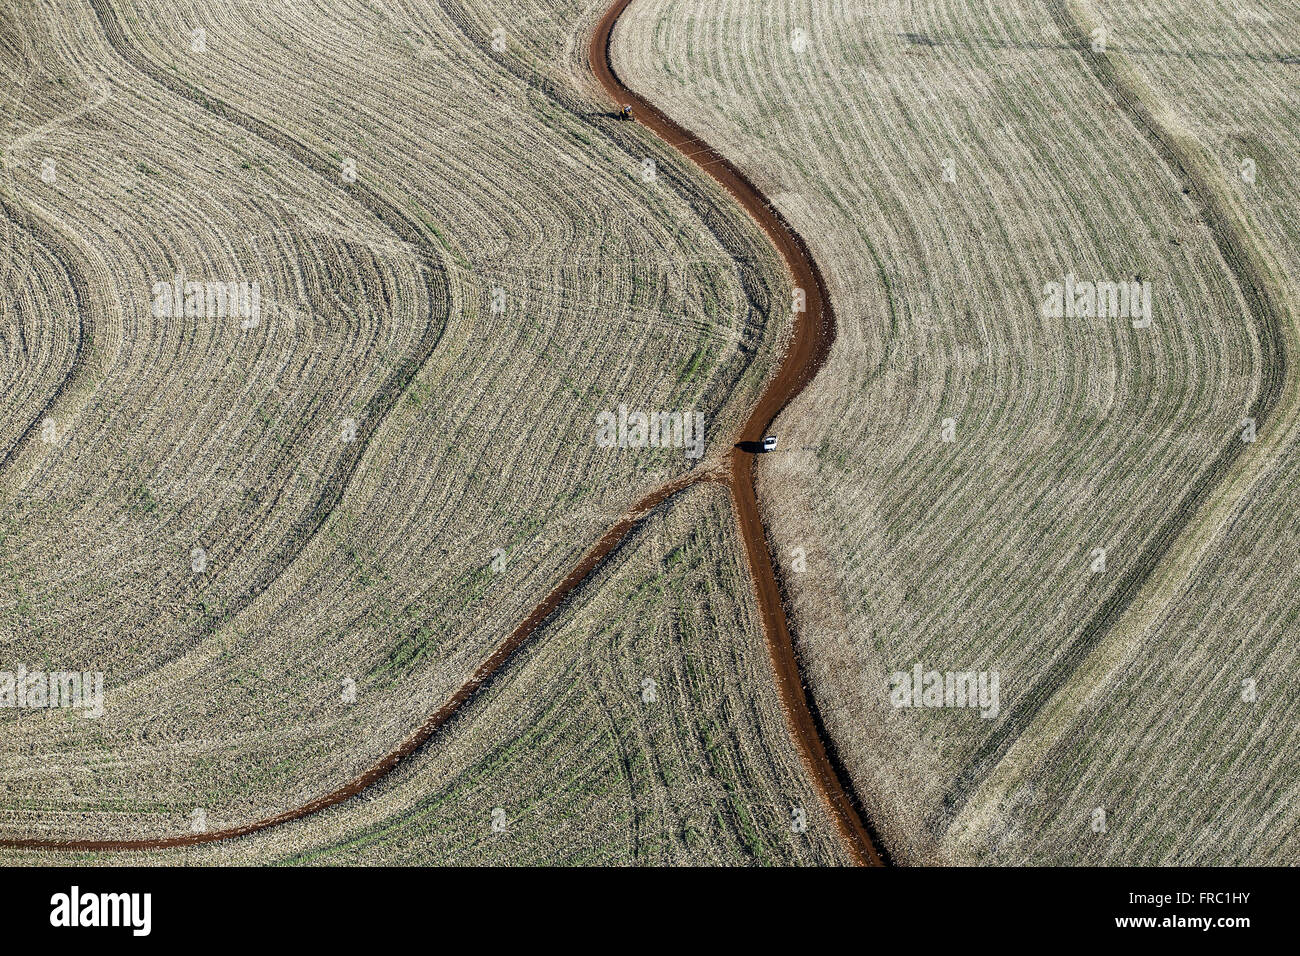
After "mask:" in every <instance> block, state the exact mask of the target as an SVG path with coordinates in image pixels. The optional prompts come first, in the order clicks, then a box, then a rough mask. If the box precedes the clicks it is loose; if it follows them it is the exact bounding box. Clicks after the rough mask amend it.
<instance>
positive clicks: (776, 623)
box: [587, 0, 884, 865]
mask: <svg viewBox="0 0 1300 956" xmlns="http://www.w3.org/2000/svg"><path fill="white" fill-rule="evenodd" d="M631 2H632V0H614V3H612V4H611V5H610V8H609V9H608V10H607V11H605V15H604V16H603V17H601V19H600V22H599V23H598V24H597V25H596V30H595V32H594V33H593V34H592V38H591V45H590V46H589V47H588V51H587V52H588V59H589V61H590V63H591V69H592V72H594V73H595V75H596V79H597V80H599V81H600V84H601V86H603V87H604V88H605V90H606V91H607V92H608V93H609V95H610V96H612V97H614V99H615V100H616V101H618V102H619V103H621V104H626V105H630V106H631V107H632V113H633V115H634V116H635V118H636V122H637V123H639V124H641V125H642V126H645V127H646V128H647V129H649V130H651V131H652V132H654V133H655V134H656V135H657V136H659V137H660V138H661V139H663V140H664V141H665V142H666V143H668V145H670V146H672V147H673V148H674V149H676V150H678V151H679V152H681V153H682V154H683V155H684V156H686V158H687V159H689V160H690V161H691V162H693V163H695V164H696V165H698V166H699V167H700V168H701V169H703V170H704V171H705V172H706V173H708V174H709V175H710V176H712V177H713V178H714V179H715V180H717V181H718V182H719V183H721V184H722V186H723V187H725V188H726V190H727V191H728V192H729V193H731V195H732V196H733V197H734V198H735V200H736V201H737V202H738V203H740V205H741V206H742V207H744V209H745V211H746V212H748V213H749V215H750V217H751V218H753V220H754V221H755V222H756V223H758V225H759V226H760V227H761V228H762V230H763V232H764V233H766V234H767V237H768V238H769V239H770V240H771V241H772V244H773V245H774V246H775V247H776V250H777V252H779V253H780V254H781V258H782V259H784V260H785V263H786V267H787V268H788V269H789V270H790V274H791V276H792V277H793V278H794V285H795V288H796V289H802V290H803V292H804V296H805V310H804V311H803V312H793V309H792V314H793V315H794V317H795V323H794V330H793V334H792V335H791V337H790V343H789V347H788V349H787V351H786V353H785V356H784V358H783V359H782V361H781V367H780V368H779V369H778V370H777V373H776V375H775V376H774V377H773V378H772V380H771V381H770V382H769V383H768V385H767V388H766V389H765V390H764V392H763V395H762V397H761V398H760V399H759V402H758V405H757V406H756V407H755V408H754V410H753V412H752V413H751V414H750V416H749V420H748V421H746V422H745V425H744V427H743V428H742V429H741V433H740V435H739V442H740V444H742V445H744V446H745V447H748V448H752V447H755V445H754V444H752V443H757V442H759V441H761V439H762V438H763V436H764V435H765V434H766V433H767V430H768V428H770V427H771V425H772V422H773V420H774V419H775V418H776V416H777V415H778V414H780V413H781V411H782V409H784V408H785V407H786V406H787V405H788V404H789V403H790V402H791V400H792V399H794V397H795V396H796V395H798V394H799V393H800V392H802V391H803V389H804V387H805V386H806V385H807V384H808V383H809V382H810V381H811V380H812V378H813V376H814V375H816V374H817V372H818V371H819V370H820V369H821V367H822V365H824V364H825V362H826V357H827V356H828V355H829V354H830V349H831V344H832V343H833V342H834V341H835V315H834V313H833V312H832V311H831V306H830V295H829V294H828V293H827V291H826V284H825V282H823V281H822V275H821V272H820V271H819V270H818V268H817V263H816V262H815V261H814V260H813V257H812V255H811V254H810V253H809V252H808V247H807V246H806V245H805V244H804V241H803V239H801V238H800V237H799V235H798V233H796V232H795V231H794V229H792V228H791V227H790V224H789V223H788V222H786V220H785V217H783V216H782V215H781V214H780V213H779V212H777V210H776V209H775V208H774V207H773V206H772V205H771V204H770V203H769V202H768V201H767V200H766V199H765V198H764V196H763V194H762V193H761V192H759V191H758V189H757V187H755V186H754V184H753V183H751V182H750V181H749V179H748V178H747V177H746V176H745V174H744V173H742V172H741V171H740V170H739V169H737V168H736V167H735V166H733V165H732V164H731V163H730V162H729V161H728V160H726V159H725V158H724V157H723V156H722V155H720V154H719V153H718V152H717V151H716V150H715V149H713V147H711V146H710V145H709V144H708V143H706V142H704V140H702V139H700V138H699V137H698V136H696V135H695V134H693V133H690V132H688V131H687V130H685V129H683V128H682V127H681V126H679V125H677V123H675V122H674V121H673V120H671V119H669V118H668V116H666V115H665V114H664V113H663V111H661V110H660V109H659V108H658V107H656V106H655V105H654V104H653V103H651V102H649V101H648V100H646V99H644V98H643V97H641V96H639V95H638V94H637V93H635V92H633V91H632V90H630V89H629V88H628V87H627V86H626V85H625V84H624V83H623V81H622V80H620V79H619V77H618V74H617V73H615V72H614V65H613V62H612V57H611V55H610V37H611V36H612V34H613V32H614V25H615V24H616V23H617V22H618V18H619V16H620V15H621V14H622V13H623V11H624V10H626V9H627V7H628V4H629V3H631ZM728 484H729V486H730V488H731V499H732V501H733V502H734V503H735V507H736V521H737V523H738V524H739V525H740V532H741V535H742V537H743V538H744V541H745V553H746V556H747V557H748V559H749V569H750V573H751V575H752V576H753V579H754V591H755V593H756V595H757V597H758V606H759V610H760V611H761V613H762V616H763V629H764V631H765V632H766V634H767V646H768V653H769V655H770V656H771V659H772V669H773V671H774V672H775V674H776V682H777V688H778V689H779V691H780V693H781V702H782V704H783V705H784V708H785V712H786V717H787V718H788V719H789V721H790V729H791V731H792V732H793V735H794V738H795V740H796V741H797V742H798V744H799V749H800V751H801V755H802V757H803V759H804V763H805V765H806V766H807V767H808V770H809V771H810V772H811V773H812V776H813V780H814V782H815V783H816V784H817V787H818V789H819V790H820V791H821V793H822V796H823V797H824V798H825V800H826V804H827V806H828V807H829V808H830V810H831V813H832V815H833V816H834V818H835V822H836V824H837V825H838V826H839V828H840V831H841V833H842V834H843V836H844V839H845V841H846V843H847V845H848V848H849V850H850V852H851V853H852V854H853V857H854V859H855V860H856V861H857V862H859V863H863V864H874V865H881V864H883V862H884V860H883V859H882V857H881V854H880V852H879V851H878V850H877V848H876V844H875V841H874V840H873V839H872V837H871V832H870V829H869V828H868V826H867V824H866V822H865V821H864V820H863V818H862V815H861V814H860V813H859V812H858V808H857V806H856V804H855V803H854V801H853V799H852V797H851V796H850V794H851V792H852V791H851V790H850V789H849V788H848V787H847V786H846V785H845V783H844V781H843V780H842V779H841V776H840V773H839V772H837V770H836V767H835V765H834V764H833V763H832V762H831V758H830V756H829V754H828V753H827V750H826V746H825V744H824V743H823V741H822V737H821V733H820V730H819V728H818V725H817V721H816V719H815V717H814V716H813V713H812V710H811V708H810V707H809V702H808V696H807V693H806V692H805V690H804V685H803V677H802V675H801V674H800V671H799V663H798V659H797V657H796V655H795V650H794V642H793V641H792V640H791V637H790V628H789V624H788V622H787V620H786V615H785V607H784V605H783V603H782V601H781V588H780V585H779V584H778V583H777V580H776V573H775V571H774V569H773V567H772V555H771V551H770V550H769V548H768V544H767V536H766V532H765V530H764V528H763V521H762V518H761V517H760V515H759V511H758V496H757V493H756V491H755V488H754V455H753V453H752V452H748V451H744V450H742V449H741V448H736V449H735V450H734V451H733V452H732V454H731V468H730V480H729V481H728Z"/></svg>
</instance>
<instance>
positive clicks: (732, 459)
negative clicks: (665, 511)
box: [0, 0, 885, 865]
mask: <svg viewBox="0 0 1300 956" xmlns="http://www.w3.org/2000/svg"><path fill="white" fill-rule="evenodd" d="M629 3H631V0H614V2H613V3H612V4H611V5H610V7H609V9H608V10H606V12H605V14H604V16H602V17H601V19H600V21H599V22H598V23H597V24H596V28H595V31H594V32H593V34H592V37H591V41H590V45H589V46H588V58H589V61H590V64H591V69H592V72H593V74H594V75H595V77H596V79H597V80H598V81H599V82H600V84H601V85H602V86H603V87H604V88H605V90H606V92H608V93H609V94H610V96H612V97H613V98H614V99H615V100H616V101H617V102H619V103H624V104H629V105H631V106H632V107H633V109H634V111H635V113H636V116H637V120H638V121H639V122H640V124H641V125H643V126H645V127H646V128H647V129H649V130H651V131H652V132H654V133H655V134H656V135H658V136H659V137H660V138H661V139H663V140H664V141H665V142H666V143H667V144H668V145H670V146H672V147H673V148H674V149H676V150H678V151H679V152H681V153H682V154H683V155H684V156H685V157H686V158H687V159H688V160H690V161H691V162H693V163H695V164H696V165H697V166H699V167H700V168H701V169H702V170H704V171H705V172H706V173H708V174H709V175H710V176H711V177H713V179H715V180H716V181H717V182H718V183H720V184H721V185H722V186H723V187H724V188H725V189H726V190H727V191H728V192H729V193H730V194H731V195H732V197H733V198H735V200H736V201H737V202H738V203H740V205H741V206H742V207H743V208H744V209H745V211H746V212H748V213H749V215H750V216H751V218H753V220H754V221H755V222H756V223H757V224H758V225H759V227H760V228H762V230H763V232H764V233H765V234H766V235H767V236H768V238H769V239H770V240H771V241H772V244H773V245H774V246H775V247H776V250H777V251H778V252H779V253H780V255H781V258H782V259H784V260H785V263H786V266H787V267H788V268H789V270H790V273H791V276H792V277H793V279H794V285H795V288H797V289H802V290H803V292H804V295H805V308H804V310H803V311H802V312H795V313H794V315H795V324H794V329H793V332H792V334H791V336H790V341H789V345H788V348H787V349H786V352H785V355H784V357H783V358H782V360H781V365H780V368H779V369H778V370H777V373H776V375H775V376H774V377H773V378H772V379H771V381H770V382H769V383H768V385H767V387H766V389H765V390H764V392H763V394H762V395H761V396H760V398H759V401H758V404H757V405H756V406H755V408H754V410H753V411H752V413H751V414H750V416H749V419H748V420H747V421H746V422H745V424H744V426H743V427H742V428H741V431H740V433H739V435H738V436H737V438H738V442H737V447H736V448H735V449H733V450H732V451H731V452H730V453H729V454H728V455H727V456H726V459H725V460H723V461H721V462H719V466H718V468H716V469H715V468H698V469H696V470H694V471H691V472H688V473H687V474H685V475H683V476H681V477H679V478H677V479H675V480H674V481H671V482H668V483H667V484H665V485H662V486H660V487H659V488H658V489H656V490H655V491H653V492H651V493H650V494H649V495H647V496H646V497H645V498H644V499H642V500H641V501H640V502H638V503H637V504H636V505H635V506H634V507H633V508H632V509H631V510H630V511H628V512H627V513H626V514H625V515H624V516H623V517H622V518H620V519H619V521H618V522H617V523H616V524H615V525H614V526H613V527H611V528H610V529H609V530H608V531H606V532H605V534H604V535H603V536H602V537H601V538H600V540H599V541H598V542H596V544H595V545H594V546H593V547H592V549H591V550H590V551H588V552H587V553H586V555H584V556H583V558H582V560H581V562H579V564H578V565H577V567H575V568H574V569H573V570H572V571H571V572H570V573H569V574H568V576H567V577H565V579H564V580H563V581H561V582H560V584H559V585H557V586H556V587H555V588H554V589H553V590H552V591H551V593H550V594H548V595H547V596H546V598H545V600H543V601H542V603H541V604H539V605H538V606H537V607H536V608H534V609H533V611H532V613H530V614H529V615H528V617H527V618H526V619H525V620H524V621H523V622H522V623H521V624H520V625H519V626H518V627H517V628H515V630H514V631H513V632H512V633H511V634H510V636H509V637H508V638H507V639H506V640H505V641H504V642H503V643H502V644H501V645H500V646H499V647H497V649H496V650H495V651H494V652H493V653H492V655H491V656H490V657H488V658H487V659H486V660H485V661H484V662H483V663H482V664H480V665H479V667H478V669H477V670H476V671H475V672H474V674H473V675H472V676H471V677H470V679H469V680H468V681H467V682H466V683H465V684H463V685H462V686H461V687H460V688H459V689H458V690H457V691H456V693H455V694H453V695H452V696H451V698H449V699H448V700H447V701H446V702H445V703H444V704H443V705H442V706H441V707H440V708H438V710H437V711H435V712H434V713H433V714H432V715H430V717H429V718H428V720H426V721H425V722H424V723H423V724H422V725H421V726H420V728H419V729H418V730H416V731H415V733H413V734H412V735H411V736H409V737H408V738H407V739H406V740H405V741H404V742H403V743H402V745H401V746H400V747H398V748H397V749H396V750H394V751H393V752H392V753H390V754H388V755H387V756H385V757H384V758H383V759H381V760H380V761H379V762H378V763H376V764H375V765H374V766H373V767H371V768H370V769H369V770H367V771H366V772H365V773H364V774H362V775H361V776H360V777H357V778H356V779H354V780H351V781H349V782H348V783H346V784H344V785H343V786H341V787H339V788H338V789H336V790H333V791H331V792H330V793H327V794H325V795H323V796H320V797H318V798H316V799H315V800H313V801H311V802H310V803H307V804H304V805H303V806H301V807H296V808H294V809H292V810H286V811H285V812H283V813H280V814H277V815H275V816H273V817H268V818H266V819H263V820H258V821H256V822H253V823H248V824H245V825H243V826H239V827H232V828H229V829H225V830H214V831H211V832H208V833H190V834H185V835H180V836H171V837H158V838H154V839H142V840H44V839H31V840H22V839H20V840H0V846H4V847H16V848H29V849H66V850H92V851H111V850H150V849H162V848H166V847H183V846H194V845H197V844H203V843H214V842H217V841H220V840H227V839H232V838H234V837H241V836H247V835H248V834H252V833H256V832H258V831H260V830H266V829H269V828H271V827H275V826H278V825H280V824H283V823H288V822H290V821H293V820H299V819H302V818H303V817H306V816H309V815H311V814H313V813H317V812H319V811H321V810H325V809H327V808H329V807H332V806H336V805H338V804H340V803H342V802H343V801H345V800H347V799H349V798H350V797H353V796H355V795H357V794H358V793H360V792H361V791H363V790H365V789H366V788H368V787H369V786H370V785H371V784H373V783H375V782H377V781H378V780H380V779H382V778H383V777H385V776H387V775H388V774H389V773H391V772H392V771H393V770H394V769H395V768H396V767H397V765H398V764H399V763H401V761H402V760H404V759H405V758H407V757H409V756H411V755H412V754H414V753H415V752H416V751H417V750H419V749H420V748H421V747H422V746H423V745H424V744H425V743H427V742H428V741H429V740H430V738H432V737H433V735H434V734H435V733H436V732H437V731H438V730H439V729H440V728H441V727H442V726H443V725H444V724H446V723H447V722H448V721H449V720H450V719H451V718H452V717H453V716H454V715H455V714H456V713H457V712H458V711H459V710H460V709H461V707H462V706H464V705H465V704H466V703H468V702H469V701H470V700H472V699H473V698H474V697H475V696H477V694H478V692H479V690H480V689H481V688H482V687H483V686H485V685H486V684H487V683H488V682H489V681H490V680H491V679H492V678H493V677H494V676H495V675H496V674H497V673H498V672H499V671H500V670H501V669H502V667H504V665H505V664H506V663H507V662H508V661H509V660H510V658H511V657H513V656H514V654H515V652H516V651H517V650H519V648H520V647H522V646H523V644H524V643H525V642H526V641H527V640H528V638H529V637H530V636H531V635H532V633H533V632H534V631H536V630H537V628H538V627H540V626H541V625H542V624H543V623H544V622H545V621H546V620H547V619H548V618H549V617H550V616H551V615H552V614H553V613H554V612H555V611H556V609H557V608H559V607H560V605H561V604H562V603H563V602H564V600H565V599H566V598H567V597H568V596H569V595H570V594H571V593H572V592H573V591H574V590H576V589H577V588H578V587H579V586H580V585H581V584H582V583H583V582H584V581H585V580H586V579H587V577H588V576H589V575H590V574H591V572H592V571H593V570H594V569H595V568H596V567H597V566H598V565H599V564H600V563H601V562H602V561H603V560H604V559H605V558H606V557H608V556H609V555H610V554H611V553H612V552H613V551H614V549H615V548H616V547H617V546H618V545H619V544H620V543H621V542H622V541H623V540H624V538H626V537H627V535H628V534H629V533H630V532H631V531H632V529H633V528H634V527H635V526H636V525H637V524H638V523H639V522H640V521H641V519H642V518H644V517H645V515H646V514H647V513H649V511H651V510H652V509H653V508H655V507H657V506H658V505H660V504H662V503H663V502H665V501H667V500H668V499H669V498H671V497H672V496H673V495H675V494H677V493H678V492H680V491H683V490H685V489H686V488H688V487H690V486H692V485H694V484H697V483H699V482H701V481H721V482H725V483H726V484H727V486H728V488H729V489H730V491H731V499H732V502H733V504H734V506H735V510H736V520H737V523H738V525H739V527H740V532H741V535H742V537H743V538H744V541H745V552H746V557H747V558H748V562H749V568H750V573H751V575H752V576H753V580H754V590H755V593H756V596H757V598H758V604H759V610H760V613H761V616H762V619H763V628H764V631H765V633H766V635H767V645H768V652H769V655H770V657H771V661H772V667H773V671H774V673H775V675H776V680H777V688H778V691H779V693H780V697H781V702H782V705H783V708H784V710H785V713H786V716H787V719H788V720H789V722H790V728H791V731H792V733H793V736H794V739H795V741H796V743H797V744H798V746H799V750H800V755H801V757H802V759H803V762H804V764H805V766H806V767H807V768H808V770H809V772H810V773H811V775H812V779H813V782H814V784H815V785H816V786H817V788H818V790H819V791H820V792H821V794H822V797H823V799H824V800H825V802H826V805H827V807H828V809H829V810H830V812H831V815H832V818H833V819H834V820H835V823H836V825H837V826H838V828H839V829H840V832H841V834H842V836H843V838H844V841H845V844H846V846H847V849H848V850H849V852H850V855H851V856H852V858H853V859H854V861H855V862H857V863H861V864H873V865H880V864H882V863H884V862H885V861H884V858H883V857H882V854H881V853H880V851H879V850H878V849H877V847H876V843H875V841H874V840H873V838H872V834H871V831H870V829H869V827H868V825H867V823H866V821H865V819H864V816H863V814H862V813H861V812H860V811H859V809H858V807H857V805H856V803H855V802H854V800H853V798H852V796H851V792H852V791H851V790H850V789H849V787H848V786H847V785H846V784H845V783H844V779H845V777H844V774H843V772H842V770H840V769H838V767H837V765H836V764H835V763H834V762H833V761H832V759H831V756H830V754H829V753H828V751H827V749H826V746H825V744H824V743H823V741H822V736H821V733H820V728H819V724H818V721H817V719H816V717H815V716H814V714H813V712H812V709H811V708H810V706H809V701H808V698H807V695H806V694H805V692H804V686H803V679H802V677H801V675H800V672H799V664H798V660H797V658H796V656H795V651H794V644H793V641H792V639H791V637H790V628H789V624H788V622H787V620H786V615H785V608H784V605H783V604H782V600H781V588H780V585H779V584H778V583H777V579H776V573H775V570H774V568H773V565H772V557H771V553H770V551H769V549H768V545H767V538H766V533H765V531H764V528H763V522H762V519H761V518H760V516H759V511H758V497H757V494H756V491H755V487H754V460H753V453H752V452H750V451H747V450H746V449H748V448H752V447H755V446H756V445H757V443H758V442H759V441H760V440H761V439H762V437H763V435H764V433H765V432H766V431H767V429H768V427H769V426H770V425H771V423H772V421H773V420H774V419H775V418H776V416H777V415H778V414H780V412H781V411H782V409H784V408H785V407H786V405H788V404H789V403H790V401H791V400H792V399H794V398H795V396H797V395H798V394H799V393H800V392H801V391H803V389H804V387H805V386H806V385H807V384H808V382H809V381H811V380H812V378H813V376H814V375H816V374H817V372H818V370H820V369H821V367H822V365H823V364H825V361H826V357H827V355H828V354H829V352H830V347H831V344H832V343H833V342H834V340H835V316H834V313H833V312H832V311H831V307H830V298H829V295H828V294H827V292H826V286H825V283H824V282H823V280H822V276H821V272H820V271H819V270H818V268H817V264H816V263H815V262H814V261H813V258H812V256H811V255H810V254H809V252H808V248H807V246H806V245H805V244H804V242H803V240H802V239H801V238H800V237H799V236H798V234H796V233H795V231H794V230H793V229H792V228H791V227H790V225H789V223H787V222H786V220H785V218H784V217H783V216H782V215H781V214H780V213H779V212H777V210H776V209H775V208H773V207H772V206H771V205H770V204H769V203H768V202H767V200H766V199H765V198H764V197H763V194H762V193H761V192H759V190H758V189H757V188H756V187H755V186H754V185H753V183H751V182H750V181H749V179H748V178H747V177H745V175H744V174H743V173H741V172H740V170H738V169H737V168H736V167H735V166H733V165H732V164H731V163H730V162H729V161H727V160H726V159H725V158H723V157H722V156H721V155H720V154H719V153H718V152H717V151H715V150H714V149H713V148H712V147H711V146H709V145H708V144H707V143H705V142H704V141H703V140H701V139H700V138H699V137H697V136H695V135H694V134H692V133H690V132H688V131H686V130H685V129H683V128H682V127H681V126H679V125H678V124H677V123H675V122H674V121H673V120H671V119H669V118H668V116H667V115H665V114H664V113H663V112H662V111H661V110H659V109H658V108H657V107H655V106H654V105H653V104H652V103H650V102H649V101H648V100H646V99H644V98H643V97H641V96H640V95H638V94H637V93H635V92H633V91H632V90H630V89H628V88H627V87H626V86H625V85H624V84H623V82H622V81H621V80H620V79H619V78H618V75H617V74H616V73H615V72H614V68H613V64H612V63H611V60H610V37H611V35H612V33H613V30H614V25H615V24H616V23H617V22H618V18H619V16H620V15H621V14H622V13H623V11H624V10H625V9H626V8H627V6H628V4H629Z"/></svg>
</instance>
